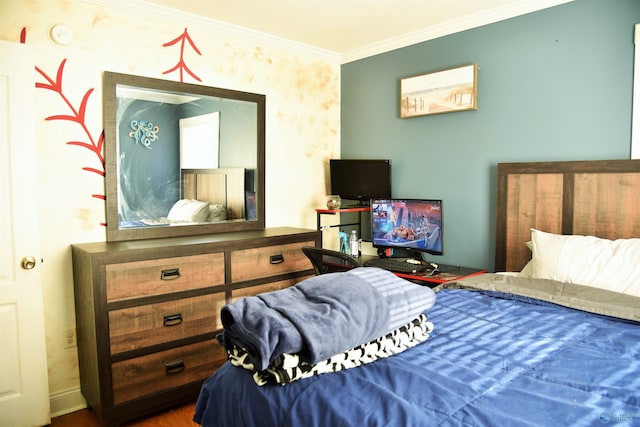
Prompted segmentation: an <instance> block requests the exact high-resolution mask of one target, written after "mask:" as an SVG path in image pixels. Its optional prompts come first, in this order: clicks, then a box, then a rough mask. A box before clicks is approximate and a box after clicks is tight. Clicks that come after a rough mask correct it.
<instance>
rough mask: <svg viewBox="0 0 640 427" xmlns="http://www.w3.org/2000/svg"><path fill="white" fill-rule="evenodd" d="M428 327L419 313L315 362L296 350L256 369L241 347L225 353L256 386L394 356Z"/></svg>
mask: <svg viewBox="0 0 640 427" xmlns="http://www.w3.org/2000/svg"><path fill="white" fill-rule="evenodd" d="M431 331H433V324H432V323H431V322H429V321H428V318H427V316H426V314H424V313H422V314H420V315H419V316H418V317H416V318H415V319H414V320H412V321H411V322H409V323H408V324H406V325H404V326H401V327H400V328H398V329H395V330H393V331H392V332H390V333H388V334H386V335H384V336H382V337H379V338H377V339H375V340H372V341H369V342H367V343H364V344H361V345H359V346H356V347H354V348H352V349H350V350H347V351H345V352H343V353H339V354H336V355H334V356H332V357H330V358H328V359H325V360H322V361H320V362H318V363H316V364H310V363H308V362H306V361H305V360H304V357H303V356H301V355H299V354H289V353H283V354H281V355H279V356H278V357H277V358H276V359H275V360H274V361H273V362H272V363H271V364H270V365H269V367H268V368H267V369H265V370H257V369H255V366H254V365H253V364H252V363H251V362H249V361H248V357H247V352H246V351H245V350H243V349H240V348H237V347H232V348H230V349H229V350H228V351H227V354H228V356H229V360H230V362H231V364H233V365H234V366H239V367H242V368H244V369H247V370H249V371H251V372H252V373H253V380H254V381H255V382H256V384H258V385H259V386H262V385H265V384H267V383H276V384H281V385H285V384H288V383H291V382H293V381H297V380H300V379H302V378H308V377H312V376H314V375H321V374H326V373H330V372H337V371H341V370H345V369H350V368H355V367H357V366H361V365H365V364H368V363H371V362H374V361H376V360H378V359H381V358H384V357H389V356H393V355H394V354H398V353H401V352H403V351H404V350H406V349H408V348H411V347H414V346H416V345H418V344H420V343H422V342H424V341H426V340H427V339H428V338H429V334H430V333H431Z"/></svg>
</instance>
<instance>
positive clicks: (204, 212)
mask: <svg viewBox="0 0 640 427" xmlns="http://www.w3.org/2000/svg"><path fill="white" fill-rule="evenodd" d="M208 216H209V203H208V202H201V201H199V200H189V199H180V200H178V201H177V202H176V203H175V204H174V205H173V206H172V207H171V210H170V211H169V214H168V215H167V219H168V220H169V221H171V222H204V221H206V220H207V217H208Z"/></svg>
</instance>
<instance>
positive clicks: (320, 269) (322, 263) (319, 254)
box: [302, 246, 362, 274]
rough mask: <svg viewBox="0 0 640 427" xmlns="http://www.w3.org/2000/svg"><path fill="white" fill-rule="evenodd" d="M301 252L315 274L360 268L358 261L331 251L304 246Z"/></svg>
mask: <svg viewBox="0 0 640 427" xmlns="http://www.w3.org/2000/svg"><path fill="white" fill-rule="evenodd" d="M302 252H304V254H305V255H306V256H307V258H309V260H310V261H311V264H313V268H314V270H315V271H316V274H325V273H335V272H340V271H347V270H351V269H352V268H355V267H362V264H360V261H358V260H357V259H356V258H354V257H352V256H351V255H347V254H345V253H342V252H338V251H334V250H331V249H323V248H316V247H314V246H304V247H303V248H302Z"/></svg>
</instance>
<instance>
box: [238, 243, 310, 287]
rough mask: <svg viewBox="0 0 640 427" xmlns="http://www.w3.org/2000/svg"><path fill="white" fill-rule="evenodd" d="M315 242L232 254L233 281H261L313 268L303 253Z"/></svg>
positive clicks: (247, 250)
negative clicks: (303, 250) (304, 248)
mask: <svg viewBox="0 0 640 427" xmlns="http://www.w3.org/2000/svg"><path fill="white" fill-rule="evenodd" d="M314 245H315V242H313V241H310V242H300V243H291V244H288V245H279V246H267V247H264V248H255V249H244V250H241V251H233V252H231V281H232V282H241V281H244V280H251V279H259V278H262V277H270V276H275V275H278V274H284V273H293V272H296V271H304V270H309V269H311V268H313V267H312V266H311V262H310V261H309V259H308V258H307V257H306V255H305V254H304V253H303V252H302V247H303V246H314Z"/></svg>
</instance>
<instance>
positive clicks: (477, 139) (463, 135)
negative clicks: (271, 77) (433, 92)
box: [341, 0, 640, 271]
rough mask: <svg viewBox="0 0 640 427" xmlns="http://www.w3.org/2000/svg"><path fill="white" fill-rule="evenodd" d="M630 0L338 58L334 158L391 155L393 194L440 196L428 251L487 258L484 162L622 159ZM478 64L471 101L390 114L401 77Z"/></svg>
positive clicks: (627, 126)
mask: <svg viewBox="0 0 640 427" xmlns="http://www.w3.org/2000/svg"><path fill="white" fill-rule="evenodd" d="M636 23H640V0H575V1H574V2H571V3H567V4H564V5H560V6H556V7H553V8H549V9H545V10H542V11H539V12H535V13H530V14H527V15H523V16H520V17H516V18H512V19H509V20H505V21H501V22H497V23H494V24H490V25H486V26H482V27H478V28H475V29H471V30H467V31H464V32H460V33H456V34H452V35H449V36H445V37H441V38H438V39H435V40H430V41H427V42H424V43H420V44H416V45H412V46H408V47H405V48H402V49H398V50H394V51H391V52H387V53H384V54H380V55H376V56H372V57H368V58H365V59H362V60H358V61H354V62H350V63H347V64H344V65H343V66H342V70H341V71H342V73H341V80H342V83H341V84H342V89H341V91H342V93H341V96H342V113H341V114H342V116H341V138H342V140H341V150H342V151H341V156H342V158H345V159H348V158H389V159H391V160H392V182H393V196H394V197H407V198H410V197H411V198H422V197H424V198H442V199H443V200H444V236H445V243H444V251H445V254H444V255H443V256H442V257H434V256H430V257H429V259H430V260H433V261H435V262H442V263H447V264H460V265H466V266H471V267H484V268H487V269H489V270H491V271H492V270H493V263H494V252H495V200H496V164H497V163H498V162H514V161H555V160H595V159H625V158H629V157H630V152H631V114H632V88H633V57H634V44H633V32H634V24H636ZM469 63H475V64H478V67H479V70H478V110H477V111H465V112H457V113H450V114H438V115H431V116H422V117H416V118H410V119H400V117H399V97H400V95H399V81H400V79H401V78H403V77H407V76H412V75H416V74H422V73H426V72H431V71H436V70H440V69H445V68H451V67H455V66H459V65H464V64H469Z"/></svg>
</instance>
